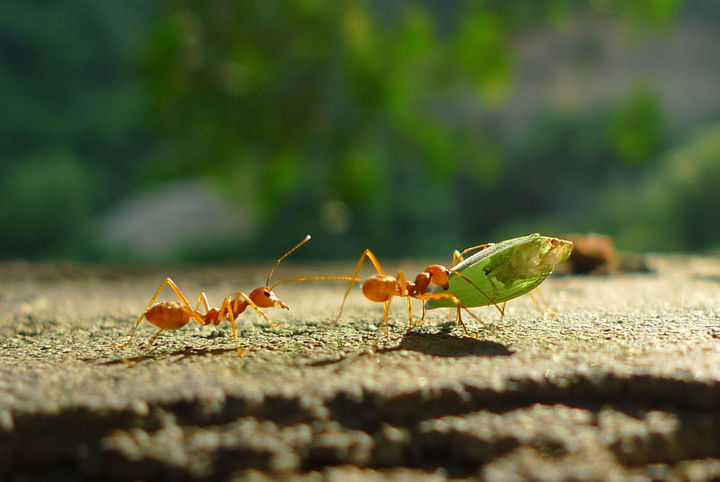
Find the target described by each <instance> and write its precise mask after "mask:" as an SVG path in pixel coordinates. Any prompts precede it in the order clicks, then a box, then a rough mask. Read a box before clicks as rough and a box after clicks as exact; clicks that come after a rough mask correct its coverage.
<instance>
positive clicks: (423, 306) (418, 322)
mask: <svg viewBox="0 0 720 482" xmlns="http://www.w3.org/2000/svg"><path fill="white" fill-rule="evenodd" d="M409 299H410V298H408V300H409ZM426 313H427V311H426V310H425V303H423V304H422V316H420V319H419V320H417V321H416V322H415V326H422V324H423V323H424V322H425V314H426Z"/></svg>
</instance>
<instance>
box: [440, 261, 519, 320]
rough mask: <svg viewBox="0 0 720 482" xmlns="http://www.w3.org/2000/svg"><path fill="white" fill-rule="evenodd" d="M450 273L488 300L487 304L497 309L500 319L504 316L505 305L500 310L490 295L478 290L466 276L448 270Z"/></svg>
mask: <svg viewBox="0 0 720 482" xmlns="http://www.w3.org/2000/svg"><path fill="white" fill-rule="evenodd" d="M450 272H451V273H453V274H454V275H456V276H458V277H460V278H462V279H463V280H464V281H465V282H466V283H469V284H471V285H472V286H473V288H475V289H476V290H477V291H478V292H479V293H480V294H481V295H483V296H484V297H485V298H486V299H487V300H488V304H491V303H492V304H493V305H494V306H495V308H497V310H498V311H499V312H500V316H501V317H503V316H505V304H503V306H502V308H500V307H499V306H498V304H497V303H495V302H494V301H493V299H492V298H491V297H490V295H488V294H487V293H485V292H484V291H483V290H482V289H480V287H479V286H478V285H477V284H475V282H474V281H473V280H471V279H470V278H468V277H467V276H465V275H464V274H462V273H461V272H460V271H455V270H454V269H450ZM448 299H449V298H448Z"/></svg>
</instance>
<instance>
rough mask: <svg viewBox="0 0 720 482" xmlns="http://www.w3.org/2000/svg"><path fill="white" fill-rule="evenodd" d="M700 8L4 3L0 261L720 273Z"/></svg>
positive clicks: (712, 58) (718, 115)
mask: <svg viewBox="0 0 720 482" xmlns="http://www.w3.org/2000/svg"><path fill="white" fill-rule="evenodd" d="M718 45H720V2H717V1H714V0H686V1H682V0H628V1H621V0H587V1H580V0H578V1H574V0H514V1H507V0H485V1H475V2H471V1H467V2H462V1H456V2H446V1H440V0H417V1H411V0H398V1H392V2H387V1H382V0H366V1H359V0H358V1H354V0H350V1H344V2H336V1H331V0H326V1H322V0H282V1H281V0H209V1H205V2H188V1H183V0H167V1H162V0H142V1H141V0H126V1H123V2H96V1H91V0H23V1H18V0H15V1H13V0H10V1H6V2H2V3H0V259H16V258H24V259H31V260H32V259H61V260H75V261H80V262H143V263H153V262H157V263H162V262H219V261H224V260H234V259H238V260H241V259H247V258H268V259H269V258H275V257H277V256H278V255H279V254H281V253H282V252H284V251H285V250H286V249H287V248H289V247H290V246H292V245H293V244H295V243H296V242H298V241H299V240H300V239H302V237H303V236H304V235H305V234H306V233H310V234H312V235H313V238H314V239H313V241H312V242H311V243H309V244H308V245H307V246H305V247H303V249H302V250H300V251H299V252H298V253H297V254H296V255H294V257H296V258H301V257H306V258H314V259H334V258H347V259H350V258H352V259H355V258H356V257H357V256H359V254H360V252H361V251H362V249H364V248H366V247H369V248H372V249H373V250H374V251H375V252H376V253H377V254H378V256H380V257H381V259H382V258H383V257H439V258H440V259H443V260H445V259H448V260H449V256H450V253H451V252H452V250H453V249H458V248H463V247H467V246H471V245H475V244H479V243H482V242H486V241H497V240H500V239H504V238H507V237H513V236H517V235H521V234H526V233H529V232H535V231H539V232H542V233H543V234H550V235H558V234H562V233H566V232H585V231H596V232H601V233H605V234H610V235H612V236H613V237H614V239H615V242H616V245H617V246H618V248H620V249H622V250H635V251H701V250H703V251H704V250H715V249H720V221H719V220H720V214H719V213H720V49H719V48H718Z"/></svg>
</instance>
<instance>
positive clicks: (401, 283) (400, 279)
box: [395, 271, 413, 331]
mask: <svg viewBox="0 0 720 482" xmlns="http://www.w3.org/2000/svg"><path fill="white" fill-rule="evenodd" d="M395 279H397V286H398V287H399V288H400V295H399V296H405V297H406V299H407V306H408V331H410V330H411V329H412V327H413V316H412V303H411V302H410V296H408V294H407V283H406V280H405V273H403V272H402V271H398V272H397V276H396V277H395Z"/></svg>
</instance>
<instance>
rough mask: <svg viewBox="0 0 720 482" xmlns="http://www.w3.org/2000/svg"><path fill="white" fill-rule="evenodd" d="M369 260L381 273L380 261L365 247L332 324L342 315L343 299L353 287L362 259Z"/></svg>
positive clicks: (345, 298)
mask: <svg viewBox="0 0 720 482" xmlns="http://www.w3.org/2000/svg"><path fill="white" fill-rule="evenodd" d="M366 257H367V259H369V260H370V262H371V263H372V265H373V266H374V267H375V270H376V271H377V272H378V273H379V274H383V270H382V267H381V266H380V263H379V262H378V260H377V258H376V257H375V254H374V253H373V252H372V251H370V250H369V249H366V250H365V251H363V253H362V255H361V256H360V261H358V264H357V266H356V267H355V272H354V273H353V275H352V279H351V281H350V284H349V285H348V288H347V290H345V296H343V300H342V303H341V304H340V313H338V315H337V317H335V319H334V320H332V321H331V322H330V323H329V324H330V325H334V324H335V323H337V322H338V320H340V317H341V316H342V311H343V308H344V307H345V301H346V300H347V297H348V295H349V294H350V290H351V289H352V287H353V284H354V283H355V279H356V278H357V275H358V273H359V272H360V268H361V267H362V264H363V261H365V258H366Z"/></svg>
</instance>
